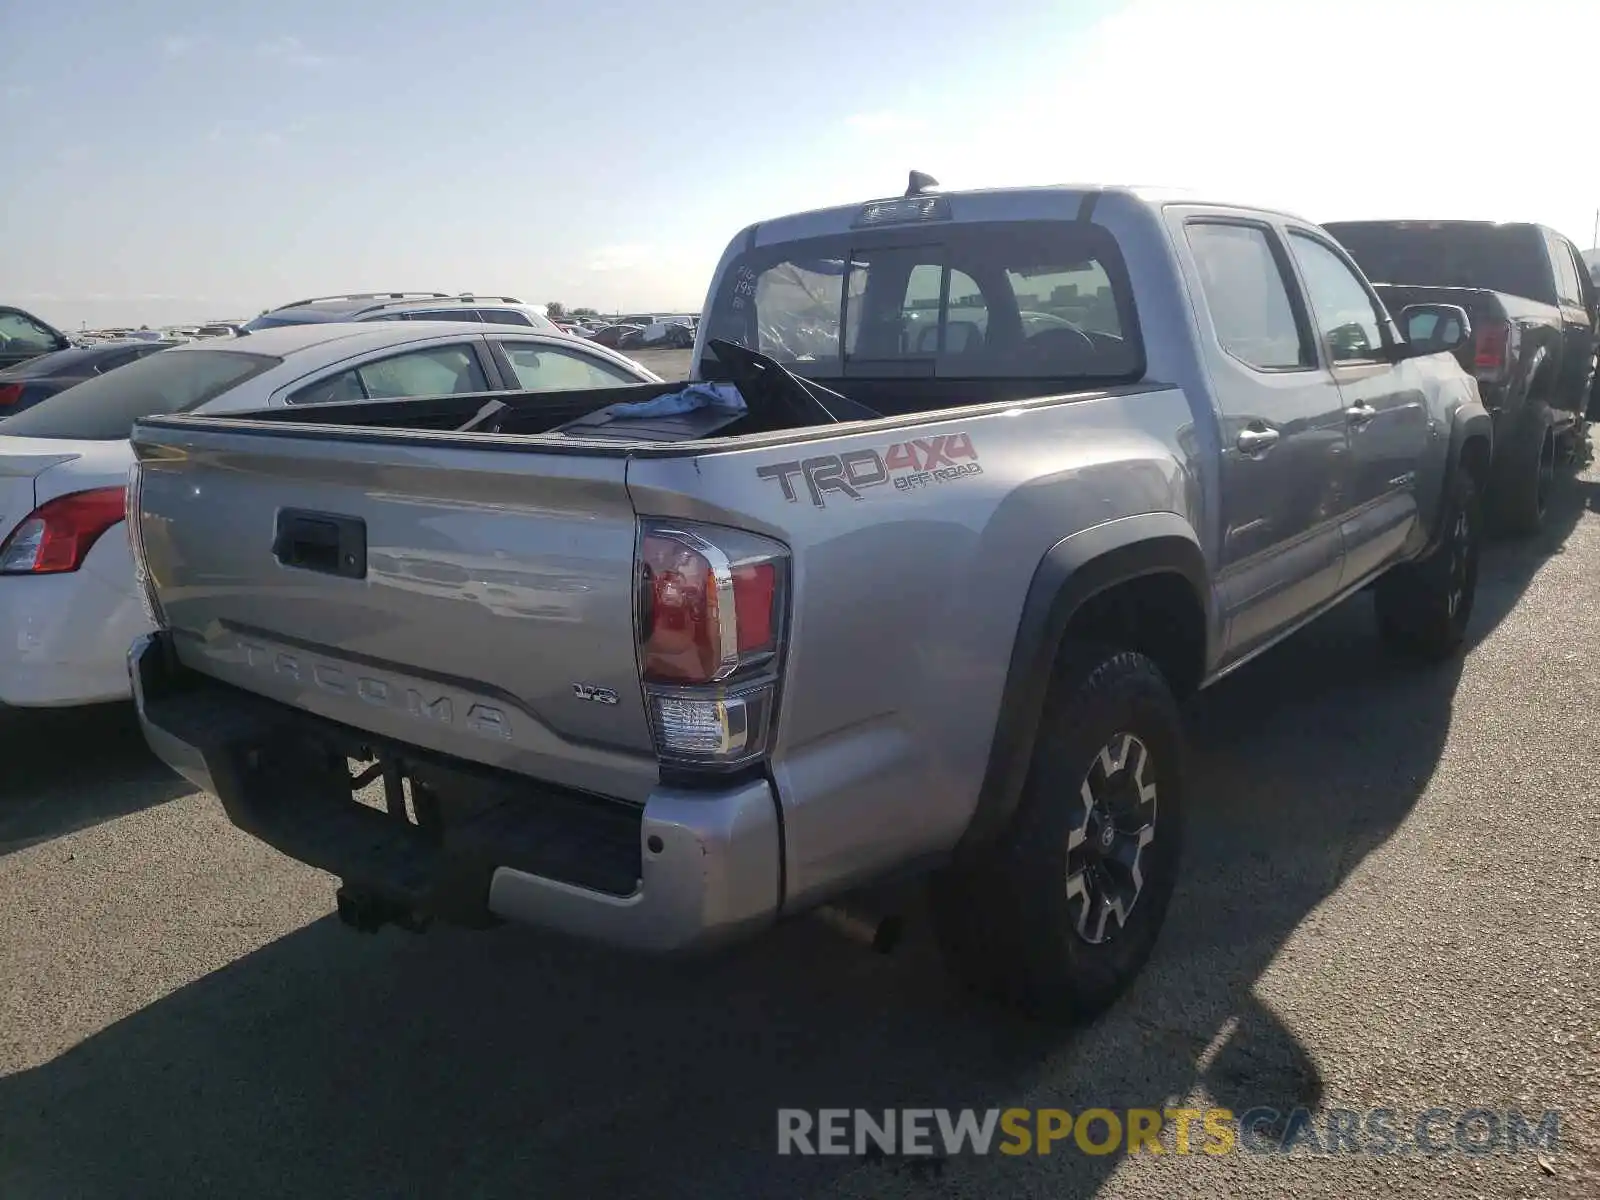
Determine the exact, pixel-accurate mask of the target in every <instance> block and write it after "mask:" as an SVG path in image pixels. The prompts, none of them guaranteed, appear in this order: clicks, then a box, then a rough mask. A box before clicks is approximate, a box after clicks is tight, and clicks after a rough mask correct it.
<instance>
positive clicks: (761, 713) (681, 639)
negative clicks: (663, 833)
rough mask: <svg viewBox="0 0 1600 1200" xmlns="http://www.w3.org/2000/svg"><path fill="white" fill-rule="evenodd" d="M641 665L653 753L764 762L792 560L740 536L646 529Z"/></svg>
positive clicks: (704, 760)
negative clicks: (649, 713)
mask: <svg viewBox="0 0 1600 1200" xmlns="http://www.w3.org/2000/svg"><path fill="white" fill-rule="evenodd" d="M639 563H640V571H639V597H638V602H639V627H638V636H639V665H640V673H641V675H642V677H643V679H644V683H645V689H646V692H647V698H648V701H649V705H650V710H651V721H652V726H653V728H654V731H655V736H656V749H657V753H658V755H659V756H660V757H662V758H663V759H678V760H685V761H690V762H694V763H696V764H697V765H701V766H720V767H728V766H737V765H740V764H742V763H746V762H749V761H751V760H752V759H754V758H756V757H759V756H760V755H761V754H763V753H765V750H766V743H767V737H768V726H769V723H770V718H771V715H772V704H773V699H774V696H775V694H776V685H777V668H778V659H779V650H780V648H781V641H782V636H783V613H784V609H785V603H786V595H785V591H786V588H787V583H788V570H787V567H788V552H787V550H785V549H784V547H782V546H781V545H779V544H778V543H776V542H772V541H769V540H768V539H766V538H761V537H757V536H755V535H754V534H746V533H740V532H738V531H736V530H725V529H710V528H699V527H696V528H694V529H691V528H689V527H686V526H682V525H673V526H671V527H668V526H665V525H661V526H649V527H647V528H646V529H645V530H644V531H643V534H642V536H641V538H640V542H639Z"/></svg>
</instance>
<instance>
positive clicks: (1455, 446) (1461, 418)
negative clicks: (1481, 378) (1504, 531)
mask: <svg viewBox="0 0 1600 1200" xmlns="http://www.w3.org/2000/svg"><path fill="white" fill-rule="evenodd" d="M1474 439H1479V440H1482V441H1483V442H1484V443H1485V444H1486V447H1487V450H1488V456H1487V458H1486V460H1485V465H1486V467H1487V469H1488V471H1490V472H1493V470H1494V451H1495V444H1494V418H1493V417H1492V416H1490V415H1489V410H1488V409H1486V408H1484V406H1483V402H1482V401H1480V400H1469V401H1466V402H1465V403H1463V404H1461V405H1460V406H1459V407H1458V408H1457V409H1456V411H1455V412H1454V413H1453V414H1452V415H1451V418H1450V446H1449V449H1448V450H1447V451H1446V457H1445V464H1444V477H1443V479H1442V481H1441V482H1442V483H1443V486H1444V491H1443V493H1442V494H1443V495H1445V496H1448V495H1449V494H1450V489H1451V488H1452V487H1454V486H1455V479H1456V472H1457V471H1460V470H1463V469H1464V468H1463V466H1462V462H1463V456H1464V455H1465V453H1466V448H1467V443H1468V442H1469V441H1471V440H1474ZM1484 482H1485V483H1487V482H1488V479H1487V478H1486V479H1485V481H1484ZM1445 518H1446V513H1445V506H1444V505H1443V504H1440V505H1439V511H1438V513H1437V514H1435V516H1434V519H1433V528H1432V529H1431V530H1430V531H1429V536H1428V546H1427V550H1426V551H1424V553H1431V552H1432V551H1433V549H1434V548H1435V547H1437V546H1438V545H1439V543H1440V542H1441V541H1443V540H1444V533H1445V529H1444V522H1445Z"/></svg>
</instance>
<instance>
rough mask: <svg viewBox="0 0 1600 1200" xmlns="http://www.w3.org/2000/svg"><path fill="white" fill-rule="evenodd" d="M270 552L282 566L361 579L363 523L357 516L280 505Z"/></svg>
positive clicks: (364, 562) (363, 574) (364, 542)
mask: <svg viewBox="0 0 1600 1200" xmlns="http://www.w3.org/2000/svg"><path fill="white" fill-rule="evenodd" d="M272 556H273V557H274V558H276V559H277V560H278V561H279V562H280V563H282V564H283V565H284V566H286V567H295V568H297V569H299V570H302V571H319V572H321V573H322V574H324V575H341V576H343V577H344V578H346V579H365V578H366V577H367V523H366V522H365V521H363V520H362V519H361V518H360V517H341V516H338V515H337V514H335V513H319V512H305V511H303V510H301V509H296V508H285V509H281V510H279V512H278V532H277V536H276V537H275V538H274V539H273V543H272Z"/></svg>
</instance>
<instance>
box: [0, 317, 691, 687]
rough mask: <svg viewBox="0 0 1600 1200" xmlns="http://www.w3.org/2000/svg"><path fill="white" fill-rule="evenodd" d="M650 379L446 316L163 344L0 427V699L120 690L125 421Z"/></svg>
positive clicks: (134, 617) (126, 581)
mask: <svg viewBox="0 0 1600 1200" xmlns="http://www.w3.org/2000/svg"><path fill="white" fill-rule="evenodd" d="M659 382H660V380H659V379H658V378H657V377H656V376H655V375H653V374H651V373H650V372H649V371H646V370H645V369H644V368H643V367H641V366H640V365H639V364H637V363H635V362H633V361H631V360H630V359H628V358H626V357H624V356H623V355H621V354H617V353H614V352H612V351H609V350H607V349H605V348H604V347H603V346H597V345H595V344H594V343H593V342H586V341H582V340H579V339H577V338H571V337H565V336H562V335H559V334H550V333H539V332H537V331H534V330H532V329H529V328H528V327H526V326H494V325H475V326H467V325H464V324H462V323H460V322H454V321H427V322H423V321H407V322H405V323H404V324H398V323H390V322H363V323H359V324H315V325H292V326H285V327H282V328H278V329H267V330H262V331H260V332H257V333H252V334H249V335H247V336H245V337H241V338H238V339H230V340H229V341H227V342H225V343H219V342H217V341H209V340H208V341H197V342H192V343H189V344H187V345H183V346H176V347H174V348H172V349H170V350H163V351H162V352H160V353H159V354H155V355H152V356H151V357H149V358H147V359H144V360H143V361H141V362H137V363H134V364H132V365H131V366H127V367H123V368H122V369H121V370H118V371H116V372H113V373H112V374H109V375H105V376H102V377H100V378H98V379H91V380H89V381H88V382H86V383H81V384H79V385H77V386H76V387H73V388H69V389H68V390H66V391H64V392H61V393H59V394H58V395H55V396H52V397H50V398H49V399H48V400H45V401H43V402H41V403H39V404H37V405H35V406H34V407H32V408H29V409H27V410H25V411H23V412H20V413H18V414H16V415H15V416H13V417H9V418H7V419H5V420H3V421H0V705H13V706H17V707H67V706H72V705H80V704H94V703H99V702H103V701H112V700H122V699H126V698H127V697H128V695H129V687H128V677H127V668H126V654H127V650H128V646H129V644H130V643H132V641H133V639H134V638H136V637H137V636H138V635H139V634H141V633H143V632H145V631H146V630H147V629H148V627H149V625H148V621H147V619H146V617H145V614H144V609H143V605H142V601H141V600H140V598H139V594H138V590H137V588H136V586H135V582H134V572H133V562H132V559H131V558H130V555H129V550H128V538H127V526H126V524H125V522H124V494H125V488H126V484H127V479H128V471H129V468H130V467H131V466H132V465H133V450H132V447H131V446H129V444H128V434H129V432H130V431H131V429H132V425H133V422H134V421H135V420H137V419H138V418H140V417H144V416H150V415H153V414H156V413H170V412H225V411H230V410H239V409H251V408H266V407H269V406H276V405H282V404H307V403H317V402H323V401H329V400H359V399H363V398H374V399H377V398H384V397H390V398H393V397H414V396H437V395H445V394H452V393H463V392H495V391H510V390H526V391H569V390H576V389H582V388H601V387H617V386H619V385H626V384H636V383H659Z"/></svg>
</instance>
